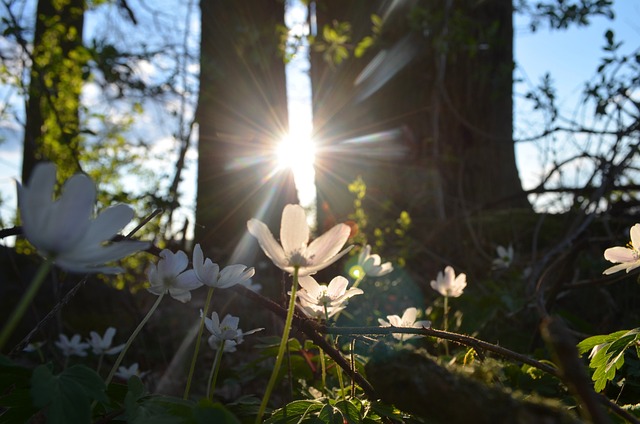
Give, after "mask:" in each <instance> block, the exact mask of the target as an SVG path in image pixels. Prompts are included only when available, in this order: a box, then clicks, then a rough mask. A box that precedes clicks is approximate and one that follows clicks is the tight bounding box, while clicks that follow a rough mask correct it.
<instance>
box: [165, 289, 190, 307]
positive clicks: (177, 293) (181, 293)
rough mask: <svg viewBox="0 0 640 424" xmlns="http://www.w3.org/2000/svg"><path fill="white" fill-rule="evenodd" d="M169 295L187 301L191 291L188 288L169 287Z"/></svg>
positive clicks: (183, 301) (180, 300)
mask: <svg viewBox="0 0 640 424" xmlns="http://www.w3.org/2000/svg"><path fill="white" fill-rule="evenodd" d="M169 295H171V297H173V298H174V299H175V300H177V301H179V302H182V303H187V302H188V301H190V300H191V292H190V291H189V290H182V289H177V288H175V287H171V288H170V289H169Z"/></svg>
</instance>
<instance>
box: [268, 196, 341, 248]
mask: <svg viewBox="0 0 640 424" xmlns="http://www.w3.org/2000/svg"><path fill="white" fill-rule="evenodd" d="M280 242H281V243H282V248H283V249H284V253H285V255H289V254H291V253H292V252H296V251H303V250H304V248H305V247H306V246H307V243H308V242H309V224H307V215H306V214H305V213H304V209H303V208H302V206H300V205H287V206H285V207H284V210H283V211H282V222H281V223H280ZM340 247H342V246H340Z"/></svg>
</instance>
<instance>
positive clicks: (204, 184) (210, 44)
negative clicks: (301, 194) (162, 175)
mask: <svg viewBox="0 0 640 424" xmlns="http://www.w3.org/2000/svg"><path fill="white" fill-rule="evenodd" d="M200 8H201V14H202V40H201V69H200V99H199V105H198V111H197V121H198V125H199V144H198V155H199V157H198V199H197V209H196V234H195V235H196V240H197V241H198V242H199V243H202V245H203V248H205V249H207V250H208V252H209V253H210V254H212V255H213V256H214V258H215V260H216V261H224V260H231V261H232V262H242V263H245V264H247V265H251V264H253V261H254V255H255V253H256V252H257V243H255V242H254V241H253V240H252V239H251V238H250V237H247V234H248V233H247V231H246V222H247V220H249V219H250V218H254V217H256V218H259V219H261V220H263V221H265V222H266V223H267V224H268V225H269V226H270V228H277V227H278V225H279V220H280V215H281V212H282V208H283V206H284V204H286V203H290V202H296V195H295V187H294V184H293V178H292V176H291V173H290V171H281V172H275V155H274V152H275V144H276V142H277V141H278V140H279V139H280V138H281V137H282V136H283V135H285V134H286V133H287V130H288V119H287V103H286V85H285V68H284V62H283V59H282V56H281V54H280V50H279V47H278V43H279V41H280V39H279V36H278V32H277V25H280V26H281V28H282V26H283V25H284V2H282V1H278V0H242V1H237V0H202V1H201V3H200Z"/></svg>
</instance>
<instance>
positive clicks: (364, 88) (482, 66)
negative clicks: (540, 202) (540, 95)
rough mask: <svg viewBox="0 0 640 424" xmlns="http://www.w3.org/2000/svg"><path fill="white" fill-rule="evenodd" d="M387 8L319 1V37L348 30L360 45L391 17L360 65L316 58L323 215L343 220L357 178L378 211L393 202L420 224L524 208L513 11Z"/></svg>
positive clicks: (463, 6)
mask: <svg viewBox="0 0 640 424" xmlns="http://www.w3.org/2000/svg"><path fill="white" fill-rule="evenodd" d="M448 3H450V4H451V5H452V6H451V8H450V9H447V7H446V5H447V4H448ZM388 4H389V3H387V2H382V1H369V2H365V1H360V2H358V1H353V2H340V1H337V0H322V1H320V0H319V1H318V2H317V7H316V10H317V22H318V32H319V33H320V32H321V28H322V26H323V25H325V24H329V25H330V24H331V22H332V21H333V20H334V19H337V20H339V21H340V20H345V21H348V22H350V23H351V25H352V40H353V42H354V43H355V42H357V41H358V40H359V39H360V38H361V37H362V36H363V35H366V34H367V33H369V34H370V33H371V22H370V18H369V16H370V14H371V13H377V14H378V15H380V16H381V17H383V18H384V24H383V31H382V34H381V35H380V37H379V38H378V42H377V44H376V45H375V46H374V47H372V48H371V49H370V50H369V51H368V52H367V54H365V56H363V57H362V58H354V57H350V58H349V59H347V60H345V61H343V62H342V63H341V64H339V65H335V66H332V65H330V64H327V63H326V62H323V60H322V57H321V53H314V54H312V82H313V90H314V103H315V108H314V113H315V115H314V126H315V128H316V131H317V135H316V137H317V138H318V140H319V141H320V143H321V146H322V147H323V150H322V151H321V153H322V154H321V155H320V156H319V159H318V170H317V174H318V177H317V178H318V180H317V181H318V193H319V202H320V204H321V205H322V203H323V202H326V203H327V204H328V206H329V207H330V209H331V210H332V212H334V214H335V215H337V216H338V218H341V217H343V216H344V214H345V213H346V212H348V211H349V208H350V206H351V205H350V202H349V199H350V197H349V195H348V194H347V190H346V183H348V182H350V181H352V180H353V179H355V177H356V176H357V175H362V176H363V177H364V179H365V183H367V188H368V190H369V192H370V197H371V198H372V200H373V202H372V205H371V206H372V207H376V204H383V203H384V202H385V201H389V200H390V201H391V203H392V204H394V205H396V207H397V209H403V210H408V211H409V212H410V213H411V214H412V216H419V217H425V219H426V218H428V219H431V220H433V219H434V218H435V219H438V218H444V217H447V216H452V215H455V214H457V213H459V212H460V211H462V210H469V209H488V208H491V209H495V208H498V209H501V208H511V207H527V206H528V203H527V200H526V196H525V195H524V193H523V191H522V187H521V184H520V179H519V176H518V171H517V168H516V163H515V153H514V145H513V139H512V108H513V102H512V82H513V81H512V69H513V52H512V50H513V42H512V41H513V24H512V5H511V1H510V0H491V1H486V2H475V1H467V0H465V1H454V2H435V3H424V2H402V3H396V2H394V4H395V7H393V8H389V7H388ZM376 62H377V64H376ZM314 67H315V69H314ZM345 140H348V141H347V142H345Z"/></svg>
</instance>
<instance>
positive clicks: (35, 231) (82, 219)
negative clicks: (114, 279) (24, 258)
mask: <svg viewBox="0 0 640 424" xmlns="http://www.w3.org/2000/svg"><path fill="white" fill-rule="evenodd" d="M55 184H56V167H55V165H53V164H51V163H42V164H39V165H37V166H36V167H35V168H34V169H33V173H32V175H31V178H30V179H29V184H28V186H22V185H21V184H20V183H18V206H19V208H20V219H21V221H22V230H23V232H24V235H25V237H26V238H27V240H29V242H30V243H31V244H33V245H34V246H35V248H36V249H38V253H40V254H41V255H42V256H44V257H46V258H49V259H52V260H53V261H54V262H55V263H56V265H58V266H59V267H60V268H63V269H65V270H67V271H70V272H102V273H111V274H113V273H118V272H122V269H121V268H119V267H111V266H104V264H105V263H107V262H112V261H116V260H119V259H122V258H124V257H126V256H129V255H131V254H132V253H134V252H137V251H138V250H142V249H146V248H147V247H148V246H149V243H145V242H140V241H132V240H124V241H119V242H114V243H108V242H109V240H111V239H112V238H113V237H114V236H115V235H116V234H117V232H118V231H120V230H121V229H122V228H123V227H124V226H125V225H127V224H128V223H129V221H131V219H132V218H133V210H132V209H131V208H130V207H129V206H127V205H115V206H112V207H110V208H107V209H105V210H104V211H102V213H100V214H99V215H98V216H97V217H96V218H95V219H94V218H92V216H93V209H94V206H95V200H96V188H95V186H94V184H93V181H91V179H90V178H89V177H87V176H86V175H82V174H76V175H74V176H73V177H71V178H69V179H68V180H67V181H66V182H65V184H64V186H63V188H62V195H61V196H60V197H59V198H58V199H57V200H56V201H54V200H53V192H54V187H55Z"/></svg>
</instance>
